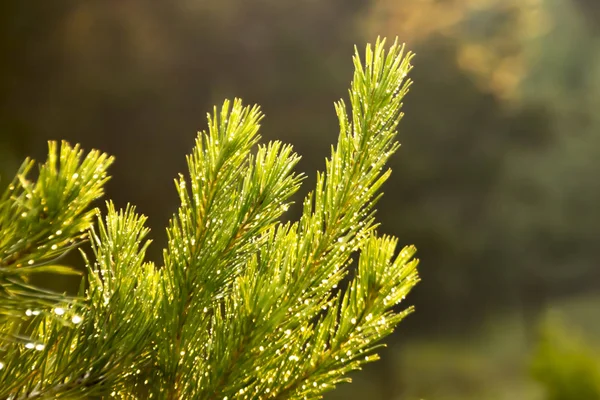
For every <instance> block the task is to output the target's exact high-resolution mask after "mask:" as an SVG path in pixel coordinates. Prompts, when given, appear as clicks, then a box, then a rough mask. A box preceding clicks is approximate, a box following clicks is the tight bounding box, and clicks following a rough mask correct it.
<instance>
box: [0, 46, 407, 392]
mask: <svg viewBox="0 0 600 400" xmlns="http://www.w3.org/2000/svg"><path fill="white" fill-rule="evenodd" d="M411 58H412V55H411V54H410V53H407V54H405V52H404V47H403V46H399V45H398V44H397V43H394V44H393V45H392V46H390V47H389V49H387V50H386V48H385V41H384V40H378V41H377V43H376V44H375V46H374V48H371V46H368V47H367V51H366V54H365V57H364V61H362V60H361V58H360V56H359V54H358V52H356V55H355V57H354V64H355V74H354V78H353V80H352V86H351V89H350V110H351V111H350V114H348V111H347V109H346V105H345V103H344V102H343V101H339V102H337V103H336V104H335V111H336V113H337V115H338V118H339V125H340V133H339V139H338V144H337V146H336V147H335V148H332V153H331V157H330V158H328V159H327V160H326V165H325V171H324V172H322V173H318V175H317V182H316V188H315V190H314V191H312V192H311V193H310V194H309V195H308V196H307V197H306V199H305V200H304V203H303V212H302V216H301V218H300V220H299V221H298V222H295V223H285V224H284V223H281V222H280V221H279V219H280V217H281V215H282V214H283V213H284V212H285V211H286V210H287V208H288V206H289V204H290V198H291V196H292V195H293V194H294V193H295V192H296V191H297V190H298V188H299V186H300V183H301V181H302V179H303V175H301V174H296V173H294V171H293V169H294V167H295V165H296V164H297V162H298V160H299V156H297V155H296V154H295V153H294V152H293V150H292V148H291V146H288V145H284V144H282V143H280V142H270V143H268V144H267V145H258V142H259V139H260V138H259V135H258V129H259V124H260V121H261V119H262V114H261V112H260V110H259V109H258V107H256V106H254V107H248V106H244V105H243V104H242V103H241V101H240V100H235V101H233V103H230V102H228V101H226V102H224V103H223V105H222V107H221V108H220V109H217V108H215V110H214V112H213V113H212V115H209V116H208V132H202V133H199V135H198V138H197V140H196V146H195V148H194V150H193V152H192V154H191V155H190V156H188V158H187V161H188V169H189V176H187V177H185V176H183V175H180V176H179V178H178V179H177V180H176V181H175V186H176V190H177V192H178V194H179V198H180V201H181V205H180V207H179V209H178V211H177V213H176V214H175V215H174V217H173V218H172V219H171V222H170V224H169V227H168V229H167V233H168V246H167V248H166V249H165V250H164V253H163V254H164V266H162V267H161V268H155V267H154V265H152V264H150V263H146V262H144V254H145V251H146V248H147V246H148V244H149V242H148V241H145V240H146V239H145V237H146V236H147V234H148V230H147V229H146V228H145V227H144V222H145V217H143V216H139V215H137V214H136V213H135V210H134V209H133V207H127V208H126V209H125V210H124V211H117V210H115V208H114V206H113V205H112V204H111V203H108V204H107V214H106V217H105V218H104V219H102V218H100V214H97V215H98V219H99V223H98V227H97V228H91V227H90V221H91V219H90V218H91V216H92V214H91V213H90V212H89V211H86V210H85V206H86V205H87V204H88V203H89V201H91V200H92V199H94V198H96V197H98V195H100V194H101V185H102V184H103V183H104V181H105V179H106V176H105V174H104V172H103V171H104V170H102V171H100V170H101V169H102V168H104V169H105V167H106V166H107V165H108V164H109V163H110V161H112V160H111V159H109V158H107V157H106V156H103V155H102V156H100V155H99V154H97V153H93V154H94V156H88V158H90V160H88V158H86V159H85V160H84V161H83V162H81V163H80V161H79V159H80V157H81V152H80V151H79V149H78V148H75V149H71V148H70V147H68V146H67V147H65V145H63V147H65V150H64V154H63V152H62V150H61V155H60V163H59V164H60V168H57V167H56V160H57V156H56V154H55V150H56V149H55V148H54V149H53V148H52V147H51V149H50V150H51V151H50V153H51V156H50V157H49V162H48V166H47V167H43V168H42V171H41V172H40V178H39V180H38V184H37V185H38V186H35V190H34V189H33V186H32V184H31V183H28V181H27V180H26V179H25V175H26V173H27V171H28V170H29V169H30V168H31V165H32V164H31V163H30V162H27V163H26V164H24V166H23V167H22V169H21V171H20V176H21V178H18V179H17V180H16V181H15V183H14V185H13V188H12V189H9V190H10V191H11V193H12V194H11V193H8V194H6V193H5V194H4V196H5V197H3V198H2V202H0V228H2V230H9V232H12V233H13V235H12V238H8V239H6V240H4V239H2V240H0V257H4V258H0V274H1V273H2V271H3V269H1V268H6V269H7V271H8V270H9V269H10V273H12V274H16V275H14V276H16V277H17V278H19V280H18V281H15V282H18V284H19V285H22V286H23V287H24V288H25V289H23V293H28V294H31V296H32V297H33V298H35V299H36V301H38V302H41V301H46V302H47V306H46V308H40V309H35V313H34V310H32V309H28V312H29V314H27V313H25V314H24V315H26V316H27V317H28V318H27V319H25V320H24V321H25V322H26V323H24V322H23V320H22V319H19V318H17V320H19V321H20V322H19V323H14V324H13V325H12V326H11V327H10V329H12V331H11V330H10V329H9V330H7V329H8V328H6V327H7V326H8V325H6V324H5V325H4V326H2V329H4V331H2V332H9V331H10V332H12V336H7V338H8V339H9V341H8V342H7V344H6V345H5V346H4V347H3V348H0V399H1V398H11V399H34V398H35V399H37V398H39V399H46V398H48V399H49V398H64V399H67V398H83V397H90V396H95V397H99V398H112V397H116V398H123V399H141V398H144V399H145V398H157V399H173V400H175V399H234V398H235V399H237V398H240V399H270V398H272V399H311V398H321V397H322V395H323V393H325V392H326V391H328V390H331V389H333V388H334V387H335V386H336V385H337V384H338V383H340V382H345V381H348V378H347V374H348V372H350V371H353V370H356V369H360V368H361V366H362V365H363V364H364V363H366V362H370V361H373V360H376V359H377V355H376V350H377V349H378V348H379V347H380V346H382V345H381V340H382V339H383V338H384V337H385V336H387V335H389V334H390V333H391V332H392V331H393V329H394V328H395V327H396V325H397V324H398V323H399V322H400V321H401V320H402V319H403V318H404V317H405V316H406V315H407V314H408V313H410V312H411V311H412V308H408V309H405V310H404V311H397V310H396V305H398V304H399V303H400V302H401V301H402V300H403V299H404V297H405V296H406V294H407V293H408V292H409V291H410V290H411V288H412V287H413V286H414V285H415V284H416V283H417V281H418V276H417V272H416V266H417V261H416V260H414V259H413V256H414V252H415V250H414V248H413V247H406V248H404V249H403V250H401V251H400V253H399V255H397V256H396V255H395V254H396V245H397V243H396V239H394V238H391V237H387V236H383V237H379V236H377V233H376V228H377V222H376V220H375V210H374V205H375V204H376V202H377V200H378V199H379V197H380V196H381V193H380V189H381V186H382V185H383V183H384V182H385V181H386V180H387V179H388V177H389V175H390V171H389V170H386V169H385V164H386V162H387V161H388V159H389V158H390V157H391V155H392V154H393V153H394V152H395V151H396V150H397V149H398V147H399V144H398V143H397V141H396V135H397V126H398V123H399V121H400V119H401V117H402V113H401V106H402V98H403V96H404V95H405V94H406V93H407V91H408V88H409V86H410V80H407V79H406V75H407V73H408V72H409V71H410V69H411V65H410V60H411ZM53 151H54V153H53ZM53 154H54V155H53ZM90 154H92V153H90ZM94 157H95V158H94ZM44 168H45V169H44ZM90 171H94V173H91V172H90ZM90 174H91V175H90ZM69 177H70V178H69ZM83 177H85V179H87V181H86V182H88V183H87V184H86V185H84V186H82V184H81V183H79V184H78V183H77V180H78V179H80V178H81V179H84V178H83ZM73 180H75V181H73ZM40 181H41V182H42V184H39V182H40ZM18 185H20V186H19V189H16V188H17V186H18ZM12 191H14V193H13V192H12ZM40 193H41V194H42V195H40ZM59 194H61V195H62V197H60V196H59ZM36 196H38V197H39V198H40V199H42V198H43V199H44V203H42V201H41V200H35V201H31V199H36V198H37V197H36ZM40 196H41V197H40ZM86 201H87V203H86ZM40 207H41V208H40ZM44 207H47V208H46V209H45V208H44ZM69 207H71V208H69ZM58 208H60V210H59V209H58ZM40 210H41V211H40ZM16 211H18V212H20V213H24V216H23V217H22V218H23V221H25V222H23V221H21V222H18V221H17V222H14V221H12V220H11V219H10V218H9V216H10V215H11V213H14V212H16ZM30 214H31V215H37V217H36V218H37V219H36V218H33V217H31V218H32V219H31V220H28V219H27V218H28V216H29V215H30ZM40 216H42V217H43V218H40ZM46 217H47V218H50V219H48V222H47V223H46V222H45V219H44V218H46ZM19 221H20V220H19ZM27 221H29V222H27ZM13 223H14V224H19V223H20V224H22V225H11V224H13ZM57 224H58V225H57ZM56 226H60V228H58V229H59V230H60V231H61V232H60V233H57V231H56V230H57V228H56ZM82 229H83V231H84V232H86V229H87V232H89V233H88V235H89V237H90V238H91V245H92V256H93V257H90V256H89V255H85V254H84V257H85V260H86V263H87V266H88V271H87V276H88V279H87V283H86V284H83V285H82V289H81V291H80V294H79V297H77V298H73V299H67V298H65V297H62V296H58V295H56V294H53V293H45V292H42V291H41V290H39V289H37V288H33V287H32V288H31V289H28V284H27V282H26V274H27V273H30V272H28V270H27V269H26V268H28V264H29V260H31V259H33V260H35V261H34V262H33V263H32V264H33V267H38V268H40V267H41V266H38V264H37V263H38V262H41V261H44V260H48V259H49V258H50V257H54V256H57V255H60V254H61V251H63V252H64V250H65V249H66V247H65V244H67V245H69V244H74V241H70V240H71V239H72V238H79V239H80V240H81V239H83V238H84V237H82V236H81V235H82V232H81V230H82ZM27 232H31V233H32V234H31V235H27V234H26V233H27ZM69 235H70V236H69ZM67 236H69V238H70V239H69V240H67V241H66V242H65V241H64V240H63V238H64V237H67ZM2 246H4V247H2ZM54 246H56V248H54ZM6 249H10V251H8V252H7V251H6ZM49 249H50V250H52V251H54V250H56V252H55V253H53V252H52V251H50V250H49ZM1 251H4V252H1ZM36 252H37V253H36ZM357 255H358V267H357V268H356V269H353V268H351V265H352V259H353V257H355V256H357ZM2 262H4V264H2ZM24 264H27V265H24ZM15 271H25V272H19V273H15ZM53 271H55V272H61V270H53ZM349 275H350V276H351V278H352V279H350V281H349V283H348V284H347V285H346V284H345V283H344V282H345V281H344V278H345V277H348V276H349ZM0 278H2V279H4V280H0V294H2V293H8V291H10V290H11V289H12V288H13V287H12V286H11V285H14V283H12V282H11V281H9V279H11V278H12V276H8V275H0ZM3 291H4V292H3ZM44 296H48V297H47V298H45V297H44ZM6 297H7V298H9V297H10V296H6ZM20 298H25V294H21V297H20ZM7 304H8V303H7ZM6 312H7V313H16V315H18V316H21V315H22V314H23V312H22V310H21V311H20V312H19V311H18V308H17V307H15V306H13V305H9V306H7V307H6ZM8 315H10V314H8ZM0 322H1V321H0ZM2 360H4V361H2Z"/></svg>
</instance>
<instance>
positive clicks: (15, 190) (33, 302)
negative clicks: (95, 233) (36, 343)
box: [0, 142, 113, 350]
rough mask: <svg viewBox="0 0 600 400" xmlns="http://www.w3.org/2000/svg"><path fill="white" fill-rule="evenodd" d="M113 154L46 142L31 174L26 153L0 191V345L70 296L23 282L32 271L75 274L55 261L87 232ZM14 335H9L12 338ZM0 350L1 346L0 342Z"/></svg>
mask: <svg viewBox="0 0 600 400" xmlns="http://www.w3.org/2000/svg"><path fill="white" fill-rule="evenodd" d="M112 162H113V158H112V157H109V156H107V155H106V154H103V153H100V152H98V151H91V152H89V153H88V154H86V155H85V156H84V153H83V150H81V149H80V147H79V146H75V147H71V146H70V145H69V144H68V143H66V142H62V144H61V145H60V149H59V146H58V144H57V143H55V142H49V144H48V159H47V161H46V162H45V163H44V164H43V165H40V167H39V174H38V176H37V179H35V180H31V179H30V178H29V175H30V173H31V170H32V169H33V167H34V165H35V162H34V161H33V160H30V159H27V160H26V161H25V162H24V163H23V164H22V166H21V167H20V168H19V171H18V172H17V175H16V177H15V178H14V180H13V181H12V182H11V183H10V184H9V186H8V187H7V188H6V189H5V191H4V192H3V193H2V194H1V195H0V232H1V234H0V345H1V342H2V340H12V339H11V337H12V336H13V335H14V334H15V333H16V330H17V329H18V326H19V324H20V323H21V322H22V320H24V319H27V318H29V317H31V316H34V315H38V314H39V313H40V312H41V311H42V310H45V309H48V308H49V307H52V306H53V304H55V303H56V302H57V301H69V300H70V298H69V297H67V296H64V295H60V294H57V293H53V292H49V291H46V290H43V289H41V288H38V287H34V286H32V285H30V284H28V281H29V278H30V276H31V275H32V274H34V273H40V272H50V273H62V274H77V273H78V272H77V271H75V270H73V269H71V268H70V267H67V266H64V265H60V264H57V263H58V260H59V258H60V257H61V256H63V255H64V254H65V253H66V252H67V251H68V250H70V249H72V248H74V247H76V246H77V245H78V244H80V243H81V242H82V241H84V240H85V239H86V238H87V230H88V229H89V228H90V227H91V226H92V222H93V216H94V212H93V211H90V210H89V206H90V204H91V203H92V202H93V201H94V200H96V199H97V198H98V197H100V196H102V194H103V186H104V184H105V183H106V181H107V180H108V179H109V178H108V176H107V174H106V170H107V168H108V167H109V166H110V164H111V163H112ZM13 339H14V338H13ZM0 350H1V348H0Z"/></svg>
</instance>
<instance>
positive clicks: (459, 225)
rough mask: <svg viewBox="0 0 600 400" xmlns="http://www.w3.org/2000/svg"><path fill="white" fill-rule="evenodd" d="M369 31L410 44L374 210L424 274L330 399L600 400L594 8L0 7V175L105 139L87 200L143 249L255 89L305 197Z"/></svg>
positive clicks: (417, 0) (585, 3) (517, 4)
mask: <svg viewBox="0 0 600 400" xmlns="http://www.w3.org/2000/svg"><path fill="white" fill-rule="evenodd" d="M377 35H382V36H388V37H393V36H398V37H399V39H400V40H401V41H403V42H406V43H407V46H408V48H409V49H411V50H413V51H414V52H416V54H417V56H416V58H415V61H414V64H415V69H414V70H413V73H412V79H413V80H414V81H415V84H414V86H413V87H412V90H411V92H410V94H409V96H408V97H407V99H406V105H405V112H406V116H405V118H404V120H403V121H402V123H401V129H400V140H401V142H402V144H403V146H402V148H401V149H400V151H399V152H398V154H397V155H396V156H395V157H394V158H393V161H392V165H391V167H392V169H393V175H392V178H391V179H390V181H388V183H387V184H386V186H385V187H384V191H385V196H384V198H383V200H382V201H381V202H380V203H379V205H378V210H379V213H378V217H379V219H380V220H381V221H382V223H383V226H382V230H383V232H385V233H389V234H393V235H395V236H398V237H399V238H400V241H401V242H402V243H406V244H409V243H414V244H415V245H416V246H417V248H418V249H419V257H420V259H421V260H422V264H421V276H422V282H421V283H420V284H419V286H418V287H417V289H415V291H414V292H413V293H411V295H410V297H409V299H408V301H409V302H410V303H411V304H415V305H416V307H417V312H416V313H415V314H413V315H412V316H411V317H409V318H408V319H407V320H406V321H405V322H403V323H402V324H401V325H400V328H399V329H398V331H397V333H396V334H395V335H394V336H393V337H391V338H390V339H389V340H388V347H387V349H385V350H383V351H382V357H383V360H382V361H380V362H378V363H375V364H372V365H369V366H368V367H367V368H366V369H365V371H363V372H361V373H359V374H357V375H356V376H354V383H353V384H352V385H345V386H341V387H340V388H339V389H338V390H336V391H335V392H333V393H332V394H331V395H329V396H328V398H329V399H375V400H377V399H402V400H417V399H431V400H433V399H438V400H454V399H457V400H458V399H461V400H471V399H473V400H475V399H478V400H479V399H482V400H487V399H490V400H491V399H498V400H500V399H507V400H508V399H517V400H519V399H523V400H530V399H531V400H537V399H548V400H591V399H600V369H598V365H597V363H598V361H599V360H600V357H596V346H600V339H598V338H599V337H600V312H599V308H600V290H599V289H600V265H598V263H599V260H600V212H599V211H598V207H599V205H600V180H599V179H598V173H600V113H599V112H598V110H599V109H600V3H599V2H598V0H296V1H284V0H246V1H242V0H219V1H216V0H213V1H210V0H171V1H164V2H146V1H141V0H94V1H92V0H87V1H85V0H83V1H75V0H59V1H19V0H6V1H2V2H0V53H1V54H2V62H1V63H0V175H1V176H2V180H1V181H0V185H2V183H3V182H6V181H7V179H6V178H7V177H11V176H12V175H13V174H14V172H15V171H16V169H17V167H18V165H19V164H20V162H21V161H22V159H23V158H24V157H25V156H28V155H30V156H34V157H35V158H37V159H43V158H44V157H45V153H46V141H47V140H50V139H56V140H60V139H66V140H68V141H70V142H71V143H81V144H82V145H83V146H84V148H86V149H90V148H98V149H100V150H103V151H106V152H108V153H111V154H113V155H115V156H116V157H117V162H116V164H115V166H114V167H113V168H112V175H113V179H112V180H111V181H110V183H109V184H108V195H107V197H109V198H112V199H114V200H115V202H116V203H117V205H118V206H124V205H125V204H126V203H127V202H131V203H133V204H136V205H137V206H138V210H139V211H141V212H142V213H144V214H146V215H148V216H149V217H150V225H151V227H152V228H153V232H154V238H155V244H154V245H153V247H152V250H151V252H150V253H151V256H152V257H154V258H155V259H157V260H158V259H159V256H160V252H161V251H160V248H161V247H162V245H163V243H164V242H165V240H166V235H165V233H164V228H163V227H164V226H166V224H167V221H168V219H169V218H170V216H171V215H172V213H173V212H174V211H175V209H176V206H177V198H176V193H175V191H174V190H173V189H174V185H173V178H174V177H175V176H176V174H177V172H180V171H184V170H185V158H184V155H185V154H187V153H189V152H190V150H191V148H192V146H193V141H194V137H195V134H196V132H197V131H198V130H202V129H204V127H205V121H206V119H205V115H206V112H207V111H209V110H210V109H211V108H212V105H213V104H216V103H220V102H221V101H222V99H223V98H224V97H233V96H238V97H241V98H243V99H244V100H245V102H247V103H259V104H260V105H261V106H262V107H263V111H264V112H265V113H266V115H267V118H266V119H265V121H264V124H263V130H262V133H263V137H264V138H265V139H276V138H277V139H282V140H284V141H287V142H290V143H292V144H293V145H294V146H295V149H296V151H298V152H299V153H300V154H301V155H302V156H303V159H302V162H301V163H300V166H299V169H300V170H302V171H306V172H308V175H309V176H310V178H309V179H308V180H307V182H306V184H305V186H304V191H303V193H302V194H305V193H306V192H307V191H308V188H310V187H311V186H312V185H313V183H314V176H315V171H316V170H317V169H322V168H323V167H324V158H325V157H326V156H327V155H328V153H329V148H330V145H331V144H332V143H334V142H335V140H336V137H337V121H336V117H335V114H334V109H333V101H335V100H337V99H339V98H340V97H345V96H346V90H347V87H348V85H349V82H350V79H351V77H352V63H351V56H352V53H353V45H354V44H357V45H358V47H359V48H363V47H364V44H365V43H366V42H373V41H374V39H375V38H376V37H377ZM297 214H298V210H297V209H296V210H291V215H290V217H294V216H295V215H297ZM76 261H77V257H75V258H74V262H76ZM73 283H74V282H71V281H67V280H63V278H60V279H59V280H57V282H55V283H54V285H55V286H58V287H63V288H65V287H69V286H72V285H73ZM549 314H550V316H549Z"/></svg>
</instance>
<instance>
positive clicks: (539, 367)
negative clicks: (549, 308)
mask: <svg viewBox="0 0 600 400" xmlns="http://www.w3.org/2000/svg"><path fill="white" fill-rule="evenodd" d="M531 372H532V376H533V377H534V378H535V380H537V381H538V382H540V383H541V384H542V385H543V387H544V389H545V391H546V398H547V399H548V400H583V399H585V400H595V399H600V364H599V363H598V357H597V354H595V351H594V350H593V349H592V348H591V347H589V346H588V345H586V344H585V343H584V342H583V341H582V340H581V339H580V338H579V337H577V336H576V335H574V333H573V332H572V329H569V330H567V329H566V328H565V326H563V324H562V323H559V322H558V321H554V320H552V321H546V323H545V324H544V325H543V326H542V331H541V337H540V342H539V344H538V348H537V350H536V353H535V356H534V359H533V362H532V366H531Z"/></svg>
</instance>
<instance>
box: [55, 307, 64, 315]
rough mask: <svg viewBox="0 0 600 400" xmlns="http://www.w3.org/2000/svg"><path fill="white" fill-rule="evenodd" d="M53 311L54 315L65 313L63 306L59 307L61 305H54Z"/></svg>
mask: <svg viewBox="0 0 600 400" xmlns="http://www.w3.org/2000/svg"><path fill="white" fill-rule="evenodd" d="M54 313H55V314H56V315H63V314H64V313H65V309H64V308H61V307H56V308H55V309H54Z"/></svg>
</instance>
